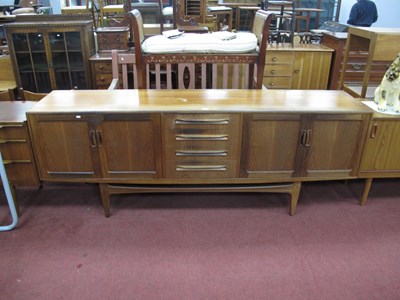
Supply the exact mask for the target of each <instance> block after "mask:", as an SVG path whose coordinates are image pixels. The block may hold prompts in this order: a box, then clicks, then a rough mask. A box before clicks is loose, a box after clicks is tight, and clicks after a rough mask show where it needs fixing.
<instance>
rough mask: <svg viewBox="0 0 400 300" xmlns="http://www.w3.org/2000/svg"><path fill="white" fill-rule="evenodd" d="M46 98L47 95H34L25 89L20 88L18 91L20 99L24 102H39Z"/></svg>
mask: <svg viewBox="0 0 400 300" xmlns="http://www.w3.org/2000/svg"><path fill="white" fill-rule="evenodd" d="M45 96H47V93H34V92H30V91H27V90H24V89H23V88H19V90H18V98H19V99H20V100H23V101H39V100H41V99H42V98H44V97H45Z"/></svg>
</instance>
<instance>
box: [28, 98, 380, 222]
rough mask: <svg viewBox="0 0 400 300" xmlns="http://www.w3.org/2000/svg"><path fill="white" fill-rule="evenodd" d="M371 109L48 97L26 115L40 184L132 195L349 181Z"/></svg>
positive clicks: (337, 102) (301, 101)
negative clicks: (84, 185)
mask: <svg viewBox="0 0 400 300" xmlns="http://www.w3.org/2000/svg"><path fill="white" fill-rule="evenodd" d="M371 114H372V112H371V110H370V109H369V108H368V107H367V106H364V105H363V104H361V103H360V102H359V101H358V100H355V99H353V98H352V97H351V96H349V95H347V94H346V93H344V92H342V91H298V90H296V91H284V90H184V91H182V90H165V91H161V90H113V91H100V90H92V91H90V92H89V91H75V90H71V91H53V92H52V93H50V94H49V95H48V96H47V97H45V98H44V99H43V100H42V101H40V102H39V103H38V104H37V105H35V107H34V108H32V109H31V110H30V111H29V112H28V114H27V116H28V122H29V128H30V130H31V135H32V142H33V147H34V149H35V154H36V157H37V162H38V169H39V174H40V178H41V179H42V180H46V181H78V182H97V183H99V185H100V190H101V196H102V201H103V206H104V209H105V213H106V215H107V216H108V215H109V214H110V211H109V201H110V199H109V198H110V195H112V194H120V193H132V192H160V191H162V192H168V191H169V192H181V191H186V192H187V191H196V192H207V191H208V192H210V191H213V192H215V191H217V192H221V191H223V192H279V193H289V194H291V205H290V213H291V214H294V212H295V210H296V205H297V201H298V195H299V191H300V185H301V182H302V181H308V180H328V179H349V178H356V175H357V172H358V166H359V162H360V157H361V150H362V145H363V144H364V139H365V133H366V130H367V126H368V122H369V118H370V115H371Z"/></svg>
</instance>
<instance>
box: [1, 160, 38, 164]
mask: <svg viewBox="0 0 400 300" xmlns="http://www.w3.org/2000/svg"><path fill="white" fill-rule="evenodd" d="M30 162H31V161H30V160H29V159H6V160H4V161H3V163H4V165H11V164H15V163H30Z"/></svg>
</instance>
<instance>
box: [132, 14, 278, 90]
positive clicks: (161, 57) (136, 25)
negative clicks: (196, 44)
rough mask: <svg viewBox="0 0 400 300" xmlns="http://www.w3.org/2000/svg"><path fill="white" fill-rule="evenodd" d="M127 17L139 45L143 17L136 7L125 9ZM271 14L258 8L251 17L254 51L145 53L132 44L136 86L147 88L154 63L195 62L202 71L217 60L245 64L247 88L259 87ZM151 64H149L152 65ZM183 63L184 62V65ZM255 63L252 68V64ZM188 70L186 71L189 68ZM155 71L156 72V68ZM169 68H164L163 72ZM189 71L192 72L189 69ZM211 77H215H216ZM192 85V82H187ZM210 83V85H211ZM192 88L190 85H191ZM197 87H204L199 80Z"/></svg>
mask: <svg viewBox="0 0 400 300" xmlns="http://www.w3.org/2000/svg"><path fill="white" fill-rule="evenodd" d="M128 18H129V20H130V24H131V29H132V31H133V36H134V44H135V45H142V43H143V41H144V39H145V36H144V29H143V20H142V17H141V15H140V12H139V11H138V10H132V11H131V12H129V13H128ZM271 19H272V15H270V14H268V13H267V12H265V11H262V10H260V11H258V12H257V13H256V16H255V18H254V22H253V26H252V32H253V33H254V34H255V36H256V37H257V41H258V48H259V49H258V51H253V52H250V53H243V54H236V53H233V54H229V53H221V54H219V53H212V54H202V53H182V54H179V53H173V54H168V53H164V54H151V53H150V54H146V53H143V52H142V49H141V47H137V46H136V47H135V56H136V70H137V74H138V77H137V82H138V88H149V85H148V83H147V82H148V80H147V78H148V74H149V70H150V69H151V68H152V67H153V66H154V68H155V69H156V71H157V68H162V67H165V68H168V65H171V64H182V65H183V68H184V70H183V71H186V69H190V68H192V69H194V68H195V66H194V65H195V64H196V65H197V66H198V67H201V68H202V72H203V71H204V72H206V70H205V69H206V68H207V64H212V65H213V66H216V65H218V64H225V65H227V64H246V65H248V66H249V70H248V72H249V75H248V76H247V78H249V84H248V85H247V87H248V88H257V89H260V88H261V87H262V80H261V78H262V77H263V72H264V66H265V55H266V48H267V39H268V31H269V25H270V23H271ZM152 65H153V66H152ZM185 65H186V66H185ZM255 65H256V71H255V70H254V69H255V67H254V66H255ZM189 72H190V71H189ZM158 73H159V72H158ZM169 73H170V72H168V71H167V75H168V74H169ZM190 73H191V74H193V72H190ZM202 74H203V75H202V76H201V78H202V79H204V80H205V79H206V78H205V75H204V73H202ZM254 78H255V83H253V79H254ZM193 80H195V78H193V76H192V77H191V78H190V81H193ZM213 80H217V78H216V77H214V78H213ZM189 86H190V87H192V85H189ZM213 87H214V85H213ZM193 88H194V87H193ZM201 88H205V86H204V85H203V84H202V85H201Z"/></svg>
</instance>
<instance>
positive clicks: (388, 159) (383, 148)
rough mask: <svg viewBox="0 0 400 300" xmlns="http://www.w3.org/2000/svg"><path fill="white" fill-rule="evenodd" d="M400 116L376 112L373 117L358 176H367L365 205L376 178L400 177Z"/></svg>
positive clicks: (364, 194) (364, 195)
mask: <svg viewBox="0 0 400 300" xmlns="http://www.w3.org/2000/svg"><path fill="white" fill-rule="evenodd" d="M399 132H400V116H395V115H388V114H383V113H378V112H375V113H374V114H373V117H372V119H371V122H370V125H369V128H368V133H367V138H366V142H365V146H364V152H363V155H362V159H361V164H360V171H359V174H358V176H359V177H360V178H366V184H365V187H364V192H363V195H362V198H361V201H360V203H361V205H365V203H366V201H367V197H368V193H369V190H370V188H371V184H372V181H373V179H374V178H385V177H386V178H398V177H400V156H399V151H398V149H400V135H399Z"/></svg>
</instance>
